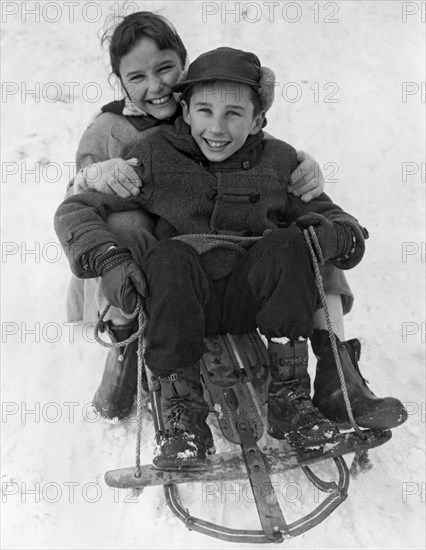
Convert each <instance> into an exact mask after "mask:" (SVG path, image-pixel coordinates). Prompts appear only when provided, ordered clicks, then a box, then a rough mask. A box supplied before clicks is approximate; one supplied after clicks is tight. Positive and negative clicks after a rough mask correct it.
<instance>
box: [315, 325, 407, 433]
mask: <svg viewBox="0 0 426 550" xmlns="http://www.w3.org/2000/svg"><path fill="white" fill-rule="evenodd" d="M336 342H337V349H338V353H339V357H340V361H341V364H342V369H343V373H344V376H345V381H346V386H347V391H348V396H349V400H350V403H351V408H352V413H353V415H354V418H355V421H356V423H357V424H358V425H359V426H361V427H362V428H370V429H378V430H386V429H390V428H395V427H396V426H399V425H400V424H403V423H404V422H405V421H406V420H407V411H406V410H405V408H404V405H403V404H402V403H401V401H399V400H398V399H396V398H394V397H384V398H381V397H377V396H376V395H374V393H373V392H372V391H371V390H370V389H369V387H368V386H367V382H366V380H365V379H364V378H363V376H362V375H361V372H360V370H359V365H358V361H359V359H360V356H361V343H360V341H359V340H357V339H356V338H354V339H352V340H348V341H346V342H340V340H339V339H338V338H337V336H336ZM311 343H312V349H313V351H314V353H315V355H316V356H317V358H318V363H317V371H316V377H315V383H314V390H315V393H314V398H313V403H314V405H315V406H316V407H317V408H318V409H319V410H320V411H321V412H322V413H323V414H324V415H325V416H326V417H327V418H329V419H330V420H333V422H336V423H337V424H339V425H341V426H342V427H344V428H349V427H350V422H349V417H348V414H347V411H346V406H345V402H344V399H343V392H342V389H341V386H340V380H339V376H338V372H337V366H336V362H335V359H334V355H333V350H332V347H331V342H330V338H329V335H328V332H327V331H326V330H319V329H317V330H315V331H314V334H313V337H312V339H311Z"/></svg>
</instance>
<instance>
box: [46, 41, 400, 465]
mask: <svg viewBox="0 0 426 550" xmlns="http://www.w3.org/2000/svg"><path fill="white" fill-rule="evenodd" d="M174 90H175V91H176V92H179V93H181V99H182V104H183V118H181V119H178V120H177V121H176V123H175V124H174V126H173V127H169V126H161V127H159V128H155V129H154V130H153V131H152V132H151V133H150V135H149V137H147V135H146V134H145V139H144V140H143V141H142V142H140V143H138V144H137V145H135V148H134V150H133V151H132V152H131V153H130V157H136V158H138V159H139V160H140V163H139V165H138V166H137V167H136V168H135V169H136V171H137V173H138V175H139V176H140V179H141V181H142V182H143V184H142V187H141V193H140V195H139V196H138V197H134V198H131V199H120V198H119V197H113V196H105V195H102V194H99V193H95V192H91V191H89V192H85V193H82V194H80V195H74V196H73V197H70V198H69V199H67V200H66V201H65V202H64V203H63V204H62V205H61V206H60V207H59V209H58V211H57V214H56V218H55V227H56V231H57V233H58V237H59V239H60V242H61V244H62V246H63V247H64V250H65V252H66V253H67V256H68V258H69V259H70V263H71V267H72V270H73V272H74V273H75V274H76V275H77V276H79V277H83V278H84V277H94V276H101V277H102V286H103V290H104V293H105V296H106V298H107V299H108V301H109V302H110V303H112V304H113V305H115V306H118V307H121V308H122V309H123V311H125V312H127V313H129V312H131V311H133V309H134V307H135V305H136V298H137V295H138V294H141V295H143V296H145V295H146V294H147V296H146V301H145V308H146V311H147V314H148V316H149V319H150V321H149V323H148V327H147V332H146V339H147V348H146V353H145V360H146V363H147V365H148V366H149V368H150V369H151V371H152V372H153V373H154V374H155V375H156V376H158V377H159V379H160V382H161V390H162V410H163V416H164V422H165V426H166V432H165V433H164V434H160V437H159V440H158V445H157V449H156V453H155V457H154V460H153V463H154V465H155V466H157V467H159V468H164V469H167V468H177V467H190V466H193V465H196V464H198V463H199V462H200V461H203V460H205V458H206V454H208V453H209V452H210V451H211V449H212V448H213V438H212V434H211V431H210V428H209V427H208V425H207V423H206V419H207V415H208V406H207V404H206V403H205V401H204V399H203V390H202V386H201V383H200V372H199V360H200V358H201V356H202V354H203V352H204V343H203V338H204V337H205V336H206V335H209V334H215V333H216V334H217V333H224V332H231V333H244V332H249V331H251V330H255V329H256V328H259V330H260V332H261V333H262V334H264V335H265V336H266V337H267V339H268V353H269V357H270V366H271V374H272V381H271V384H270V387H269V400H268V433H269V434H270V435H271V436H272V437H275V438H277V439H283V438H286V439H287V440H288V441H289V442H290V443H291V444H292V445H294V446H296V447H304V446H306V445H315V444H316V443H320V442H323V441H324V440H327V439H329V440H332V438H333V437H334V436H335V435H337V433H338V429H337V427H336V426H335V425H334V424H333V422H331V421H330V420H329V419H328V418H326V417H325V416H324V415H323V414H321V412H320V411H319V410H318V409H316V408H315V407H314V406H313V404H312V401H311V400H310V396H309V392H310V380H309V376H308V373H307V360H308V349H307V341H306V338H308V337H309V336H311V335H312V331H313V326H312V320H313V313H314V310H315V308H316V291H315V280H314V273H313V269H312V265H311V260H310V255H309V251H308V248H307V246H306V243H305V241H304V238H303V235H302V229H303V228H304V227H307V226H309V225H313V226H314V227H315V231H316V233H317V237H318V241H319V244H320V247H321V250H322V255H323V257H324V260H326V261H327V260H328V261H330V262H332V263H333V264H334V265H336V266H337V267H339V268H341V269H349V268H351V267H354V266H355V265H356V264H357V263H358V262H359V261H360V260H361V259H362V256H363V254H364V237H365V236H366V235H367V234H366V231H365V230H364V229H363V228H362V227H361V226H360V225H359V223H358V222H357V220H356V219H355V218H353V217H352V216H350V215H349V214H347V213H345V212H343V210H342V209H341V208H339V207H338V206H337V205H335V204H333V203H332V201H331V200H330V199H329V198H328V197H327V196H326V195H325V194H323V195H321V196H320V197H318V198H317V199H314V200H312V201H311V202H310V203H304V202H302V201H301V200H300V199H298V198H296V197H294V196H292V195H290V194H288V193H287V185H288V182H289V178H290V175H291V173H292V172H293V170H294V168H295V166H296V165H297V158H296V152H295V150H294V149H293V148H292V147H291V146H289V145H288V144H286V143H284V142H282V141H279V140H265V139H264V136H263V132H262V127H263V126H264V124H265V118H264V115H265V112H266V111H267V110H268V109H269V107H270V106H271V104H272V100H273V90H274V77H273V73H272V71H270V70H268V69H266V68H262V67H261V66H260V62H259V60H258V58H257V57H256V56H255V55H254V54H252V53H248V52H243V51H240V50H234V49H232V48H218V49H216V50H213V51H211V52H208V53H206V54H203V55H201V56H200V57H199V58H197V59H196V60H195V61H194V62H193V63H192V64H191V65H190V67H189V70H188V74H187V76H186V78H185V80H184V81H182V82H181V83H180V84H178V85H177V86H176V87H175V88H174ZM138 205H139V206H142V207H143V208H145V209H146V210H148V211H149V212H151V213H153V214H154V215H156V216H157V217H158V222H157V224H156V236H157V238H158V239H159V241H160V242H159V243H158V244H157V245H156V246H155V247H154V248H152V249H151V250H150V251H149V252H147V253H146V254H145V255H143V257H142V254H141V252H140V249H138V243H137V242H126V243H123V242H120V243H119V242H117V239H116V238H115V237H114V236H113V235H112V234H111V233H110V232H109V231H108V229H107V227H106V224H105V219H106V216H107V215H108V213H110V212H112V211H123V210H126V209H134V208H135V207H137V206H138ZM279 222H286V223H287V227H286V228H279V225H278V224H279ZM253 243H254V244H253ZM123 245H124V246H123ZM126 247H128V248H126ZM145 278H146V280H145ZM146 282H147V286H148V289H149V291H148V293H147V292H146V284H145V283H146ZM340 353H341V355H342V360H343V363H344V369H346V371H347V372H349V374H350V376H349V379H350V384H349V385H350V386H351V387H350V388H349V395H350V397H352V396H353V397H354V404H353V408H354V415H355V418H356V419H357V420H358V421H360V420H361V422H359V423H360V425H366V426H368V427H378V428H380V427H394V426H396V425H398V424H400V423H402V422H403V421H404V420H405V419H406V413H405V410H404V408H403V406H402V404H401V403H400V402H399V401H398V400H396V399H393V398H386V399H379V398H377V397H375V396H374V394H372V393H371V392H370V390H369V389H368V387H367V386H366V384H365V381H364V380H363V379H362V377H361V376H360V375H359V371H358V370H357V365H356V363H355V359H356V358H355V357H352V356H351V355H350V354H349V352H348V350H347V349H346V347H345V346H342V348H341V349H340ZM323 371H324V372H323V373H322V375H321V376H320V378H319V379H320V380H321V383H319V384H317V383H315V398H314V399H316V401H317V402H318V403H319V404H321V406H324V409H326V410H327V412H331V418H333V419H336V420H341V419H342V418H343V417H344V416H345V414H346V413H345V409H344V404H343V399H342V396H341V395H340V384H339V381H338V379H337V375H335V374H334V371H333V372H332V371H331V370H330V369H328V372H326V371H327V368H326V369H323ZM345 374H346V372H345ZM317 378H318V375H317ZM327 406H328V409H327ZM363 422H364V424H363ZM371 424H373V425H371Z"/></svg>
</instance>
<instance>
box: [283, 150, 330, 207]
mask: <svg viewBox="0 0 426 550" xmlns="http://www.w3.org/2000/svg"><path fill="white" fill-rule="evenodd" d="M297 160H298V161H299V163H300V164H299V166H298V167H297V168H296V170H295V171H294V172H293V173H292V175H291V177H290V186H289V192H290V193H292V194H293V195H295V196H296V197H300V198H301V199H302V201H303V202H309V201H310V200H312V199H314V198H315V197H318V196H319V195H321V193H322V192H323V191H324V177H323V175H322V172H321V168H320V167H319V164H318V162H317V161H316V160H315V159H314V158H312V157H311V156H310V155H308V153H305V152H304V151H297Z"/></svg>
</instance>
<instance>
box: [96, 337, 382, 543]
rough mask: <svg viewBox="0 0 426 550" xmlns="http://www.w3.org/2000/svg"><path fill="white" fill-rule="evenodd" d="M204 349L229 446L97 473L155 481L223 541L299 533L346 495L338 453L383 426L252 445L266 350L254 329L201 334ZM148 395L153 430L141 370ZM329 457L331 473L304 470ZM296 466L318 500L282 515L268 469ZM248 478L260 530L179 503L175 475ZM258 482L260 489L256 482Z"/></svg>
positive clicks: (122, 484) (265, 377) (205, 371)
mask: <svg viewBox="0 0 426 550" xmlns="http://www.w3.org/2000/svg"><path fill="white" fill-rule="evenodd" d="M206 346H207V349H208V352H207V353H206V354H205V355H204V356H203V358H202V360H201V375H202V380H203V384H204V387H205V389H206V395H207V397H208V399H209V400H210V404H211V409H212V411H214V413H215V414H216V418H217V421H218V423H219V426H220V429H221V431H222V434H223V436H224V437H225V438H226V439H227V440H229V441H230V442H232V443H234V444H235V445H236V450H235V451H232V452H225V453H219V454H216V455H213V456H211V457H208V459H207V463H206V464H205V465H203V466H202V467H200V468H197V469H192V468H191V469H186V470H184V469H181V470H178V471H162V470H158V469H156V468H154V466H153V465H151V464H148V465H144V466H140V467H139V468H135V467H134V468H124V469H119V470H112V471H109V472H107V473H106V474H105V481H106V483H107V484H108V485H109V486H111V487H118V488H121V489H129V488H137V489H139V490H140V489H143V488H145V487H149V486H155V485H163V486H164V492H165V497H166V501H167V504H168V505H169V507H170V509H171V510H172V512H173V513H174V514H175V515H176V516H177V517H178V518H179V519H180V520H181V521H182V522H183V523H184V524H185V526H186V527H187V528H188V529H189V530H194V531H198V532H200V533H203V534H205V535H208V536H211V537H215V538H218V539H221V540H225V541H230V542H239V543H240V542H246V543H270V542H276V543H279V542H282V541H283V540H284V539H285V538H289V537H294V536H297V535H300V534H302V533H304V532H306V531H308V530H309V529H311V528H313V527H315V526H316V525H318V524H319V523H321V522H322V521H323V520H324V519H325V518H326V517H327V516H329V515H330V514H331V513H332V512H333V511H334V510H335V509H336V508H337V507H338V506H339V505H340V504H341V503H342V502H343V501H344V500H345V499H346V497H347V494H348V487H349V480H350V475H349V471H348V468H347V465H346V462H345V460H344V458H343V455H345V454H348V453H356V454H358V455H359V454H360V453H363V452H365V451H366V450H367V449H370V448H374V447H378V446H380V445H383V444H384V443H386V442H387V441H389V439H390V438H391V432H390V431H389V430H385V431H379V430H364V431H363V432H362V435H363V437H364V438H361V437H360V436H359V435H358V434H356V433H355V432H349V433H343V434H341V435H340V436H339V437H338V438H337V439H336V440H333V441H332V442H327V443H324V445H322V446H321V445H320V446H316V447H315V448H312V449H308V450H304V451H303V452H302V451H297V450H295V449H293V448H291V447H290V446H289V445H288V444H286V443H285V442H278V447H263V448H262V449H260V448H259V446H258V441H259V440H260V439H261V438H262V435H263V433H264V429H265V428H264V423H263V420H262V415H261V412H260V410H261V406H262V405H264V404H265V403H266V401H267V394H268V385H269V380H270V374H269V359H268V354H267V350H266V348H265V346H264V344H263V342H262V340H261V338H260V336H259V335H258V334H257V333H256V332H253V333H250V334H247V335H238V336H235V335H232V336H231V335H224V336H213V337H210V338H208V339H206ZM148 379H149V381H150V395H151V402H152V408H153V416H154V424H155V429H156V431H157V432H159V431H161V430H162V428H163V424H162V417H161V407H160V385H159V383H158V381H156V379H155V378H154V377H153V376H152V375H151V374H150V373H149V376H148ZM324 460H333V461H334V464H335V467H336V471H337V480H336V481H331V482H330V481H324V480H321V479H320V478H319V477H317V475H315V474H314V472H313V471H312V470H311V468H310V466H311V465H312V464H315V463H318V462H322V461H324ZM295 468H301V469H302V471H303V472H304V473H305V475H306V476H307V478H308V480H309V481H310V482H311V483H312V484H313V485H314V486H315V487H316V488H317V489H318V490H319V491H321V492H322V493H324V494H325V498H324V500H323V501H322V502H321V503H320V504H318V505H317V506H316V508H315V509H314V510H312V511H311V512H309V513H308V514H307V515H305V516H304V517H302V518H301V519H298V520H297V521H294V522H292V523H287V521H286V520H285V517H284V514H283V512H282V510H281V507H280V505H279V503H278V499H277V496H276V494H275V492H274V484H273V482H272V481H271V477H270V476H271V475H275V474H280V473H282V472H285V471H287V470H292V469H295ZM227 480H249V482H250V485H251V488H252V491H253V496H254V500H255V504H256V507H257V512H258V516H259V519H260V525H261V528H262V529H261V530H250V529H238V528H229V527H225V526H221V525H217V524H214V523H211V522H209V521H206V520H203V519H200V518H197V517H195V516H192V515H191V514H190V512H189V511H188V510H187V509H186V508H185V507H184V506H183V505H182V503H181V498H180V495H179V489H178V485H179V484H181V483H196V482H204V483H207V482H216V481H227ZM259 488H262V490H259Z"/></svg>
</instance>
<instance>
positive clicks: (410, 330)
mask: <svg viewBox="0 0 426 550" xmlns="http://www.w3.org/2000/svg"><path fill="white" fill-rule="evenodd" d="M73 4H74V8H73V9H74V16H73V18H72V19H73V20H72V21H70V19H71V17H70V10H71V9H72V5H73ZM135 4H138V5H139V8H142V9H156V10H160V12H161V13H163V14H164V15H166V16H167V17H168V18H170V20H171V21H173V22H174V24H175V25H176V27H177V29H178V31H179V32H180V34H181V36H182V38H183V40H184V42H185V44H186V45H187V46H188V49H189V53H190V56H191V58H192V59H194V58H195V57H196V56H197V55H198V54H199V53H201V52H203V51H206V50H208V49H212V48H214V47H217V46H221V45H229V46H234V47H240V48H242V49H249V50H252V51H255V52H256V53H257V54H258V56H259V57H260V59H261V61H262V62H263V63H264V64H265V65H268V66H270V67H272V68H273V69H274V70H275V72H276V74H277V80H278V82H279V83H280V85H279V86H278V87H277V99H276V102H275V105H274V107H273V108H272V110H271V112H270V115H269V116H268V119H269V125H268V130H269V131H270V132H271V133H272V134H274V135H275V136H277V137H280V138H282V139H285V140H286V141H288V142H290V143H292V144H293V145H295V146H296V147H297V148H301V149H304V150H306V151H308V152H310V153H311V154H312V155H313V156H314V157H315V158H317V159H318V160H319V161H320V163H321V165H322V166H324V173H325V175H326V178H327V183H326V187H327V190H328V192H329V194H330V195H331V196H332V197H333V198H334V200H335V201H336V202H337V203H339V204H341V205H342V206H343V207H345V208H346V209H347V210H349V211H350V212H352V213H354V214H355V215H356V216H357V217H358V218H359V219H360V220H361V221H362V223H363V224H364V225H365V226H366V227H368V229H369V231H370V235H371V239H370V241H369V242H368V248H367V254H366V257H365V259H364V261H363V262H362V264H361V265H360V266H359V267H357V268H356V270H354V271H353V272H352V273H350V274H349V279H350V282H351V285H352V288H353V290H354V293H355V296H356V302H355V306H354V309H353V311H352V313H351V314H350V315H349V316H348V317H347V319H346V334H347V337H355V336H356V337H359V338H360V339H361V341H362V343H363V356H362V369H363V372H364V374H365V375H366V377H367V378H368V379H369V380H370V384H371V387H372V389H373V390H375V391H376V392H377V393H379V394H381V395H389V394H391V395H396V396H398V397H399V398H400V399H401V400H402V401H404V402H405V403H406V404H407V407H408V408H409V412H410V417H409V421H408V422H407V423H406V424H405V425H404V426H402V427H401V428H399V429H397V430H395V432H394V435H393V439H392V440H391V442H390V443H389V444H387V445H386V446H384V447H382V448H380V449H377V450H375V451H372V452H371V456H372V458H373V459H374V469H373V470H372V471H370V472H369V473H368V474H366V475H364V476H361V477H358V478H356V479H355V480H352V483H351V487H350V493H349V498H348V500H347V501H346V502H345V503H344V504H343V505H342V506H341V507H340V508H339V509H338V510H337V511H336V512H335V513H334V514H333V515H332V516H331V517H330V518H329V519H328V520H326V521H325V522H324V523H323V524H322V525H321V526H319V527H317V528H315V529H314V530H313V531H311V532H309V533H307V534H306V535H304V536H301V537H299V538H296V539H293V540H290V541H287V542H286V543H285V544H286V547H288V548H424V547H425V539H424V506H425V494H424V491H425V474H424V457H425V451H424V439H425V431H424V428H425V385H424V341H425V335H424V326H425V310H424V266H425V263H424V262H425V251H424V246H425V243H424V241H425V236H424V220H425V194H424V183H425V173H424V171H425V164H424V158H423V155H424V148H425V147H424V146H425V144H424V139H423V135H424V122H423V116H424V101H425V99H424V88H423V101H422V98H421V91H420V90H421V82H422V81H424V80H425V77H424V28H423V24H422V15H421V10H422V9H423V23H424V8H425V3H424V2H423V3H421V2H419V3H416V2H398V1H394V2H378V1H369V2H355V1H344V2H343V1H342V2H328V3H323V2H319V3H318V2H313V1H312V2H311V1H307V2H306V1H299V2H291V3H288V2H280V5H279V6H275V7H274V4H277V3H272V2H237V3H234V2H226V10H228V11H227V13H226V12H225V7H224V6H225V3H223V2H222V3H219V2H204V3H202V2H195V1H191V2H189V1H185V2H181V1H174V2H171V1H170V2H138V3H135V2H130V4H129V8H130V9H132V8H133V7H134V5H135ZM117 6H118V2H114V3H113V2H75V3H67V2H64V3H58V2H47V3H46V2H2V3H1V8H2V66H3V67H2V68H3V71H2V79H3V87H2V104H1V108H2V205H3V208H2V218H3V220H2V240H3V245H2V246H3V247H2V252H3V258H2V264H1V267H2V272H3V288H2V342H3V354H2V424H1V427H2V454H3V467H2V491H3V499H2V541H1V542H2V547H3V548H14V549H24V548H25V549H27V548H34V549H39V548H60V549H62V548H63V549H65V548H66V549H77V548H81V549H83V548H99V549H101V548H123V549H124V548H126V549H130V548H164V547H168V548H221V547H230V548H231V547H234V548H235V547H237V546H238V545H231V544H225V543H221V542H220V541H216V540H214V539H209V538H206V537H203V536H201V535H198V534H194V533H189V532H187V531H186V529H185V527H184V526H183V524H181V523H180V522H179V521H178V520H177V519H175V518H174V516H172V514H171V512H170V511H169V510H168V508H167V507H166V505H165V503H164V499H163V496H162V490H161V489H155V488H153V489H148V490H146V491H145V492H144V493H143V494H142V495H141V496H139V498H138V499H136V498H129V496H128V495H127V494H126V493H125V492H122V493H119V494H118V493H116V492H114V491H112V490H111V489H109V488H108V487H107V486H106V485H105V484H104V482H103V474H104V472H105V471H106V470H108V469H112V468H117V467H122V466H130V465H132V464H133V460H134V459H133V455H134V441H135V423H134V422H132V423H127V424H108V423H106V422H104V421H102V420H100V419H98V418H96V417H94V416H93V414H92V413H91V411H90V408H89V406H88V404H89V402H90V399H91V397H92V395H93V392H94V390H95V389H96V387H97V384H98V382H99V380H100V376H101V373H102V370H103V361H104V356H105V351H104V349H102V348H101V347H100V346H98V345H97V344H95V343H92V342H91V341H90V337H91V335H90V333H88V332H86V331H85V330H84V327H81V326H76V327H74V329H73V327H70V326H69V325H66V324H65V323H64V317H65V312H64V297H65V290H66V285H67V281H68V277H69V271H68V266H67V262H66V260H65V257H64V256H63V255H62V256H61V254H60V251H59V248H58V245H57V244H56V236H55V234H54V231H53V223H52V219H53V214H54V211H55V208H56V206H57V205H58V204H59V202H60V201H61V199H62V197H63V194H64V189H65V186H66V183H67V181H68V179H69V170H70V168H69V167H70V164H71V163H72V162H73V159H74V153H75V150H76V148H77V144H78V140H79V138H80V136H81V134H82V132H83V130H84V127H85V124H86V123H87V121H88V119H89V118H90V117H91V115H92V113H93V112H94V111H95V110H96V108H98V107H100V106H102V105H103V104H105V103H107V102H108V101H110V100H111V99H113V98H114V90H113V89H111V88H110V87H109V85H108V82H107V67H106V57H105V54H104V53H103V52H102V51H101V49H100V47H99V41H98V38H97V33H98V31H99V29H100V28H101V26H102V22H103V20H104V18H105V17H106V15H108V14H111V13H112V12H114V10H115V11H116V10H117ZM283 8H284V12H283V11H282V10H283ZM31 10H32V13H31ZM34 10H35V11H34ZM235 10H236V11H235ZM203 13H204V20H203ZM37 17H38V19H37ZM236 17H239V18H240V21H236ZM290 21H293V22H290ZM70 83H71V84H70ZM289 83H290V84H289ZM423 86H424V82H423ZM34 90H35V91H34ZM116 95H117V94H116ZM331 101H334V102H331ZM422 162H423V165H422ZM422 169H423V173H422ZM333 180H334V182H333ZM422 246H423V253H422ZM404 254H405V255H404ZM422 330H423V333H422ZM145 418H146V420H145V423H144V427H143V430H144V446H143V450H142V455H143V456H142V460H143V462H149V461H150V458H151V454H152V448H153V443H154V442H153V431H152V423H151V421H150V419H149V415H148V413H146V415H145ZM215 433H217V430H216V432H215ZM222 446H224V445H222ZM320 470H321V471H323V472H326V473H327V472H328V466H327V465H324V466H321V468H320ZM293 481H294V482H295V483H297V484H298V485H291V483H292V482H293ZM289 484H290V485H289ZM218 489H220V488H218ZM236 489H237V492H236V493H235V494H234V495H232V494H231V495H229V494H228V495H225V493H224V492H223V491H222V492H220V491H219V490H218V492H217V493H216V494H215V495H214V496H213V497H209V499H206V498H205V497H206V495H205V494H204V495H203V492H202V488H201V487H200V486H197V487H194V488H191V487H186V488H185V489H184V494H185V499H186V503H187V505H188V506H190V508H191V511H192V512H194V513H195V514H200V515H201V516H202V517H206V518H210V519H212V520H216V521H224V522H225V523H226V524H228V525H230V524H232V523H235V522H237V521H239V522H241V523H240V525H245V526H254V524H255V522H256V513H255V511H254V509H253V506H252V505H251V504H250V503H249V502H247V500H248V499H247V490H246V487H245V485H244V484H243V485H241V484H240V485H239V486H237V487H236ZM280 490H281V494H283V495H284V497H285V500H286V501H287V502H286V507H287V509H288V512H287V514H288V516H289V519H292V518H293V517H294V516H295V515H297V514H298V513H301V512H303V511H305V512H306V511H307V508H306V507H305V506H307V505H308V502H309V501H310V500H312V494H313V492H312V491H311V490H310V488H309V487H308V486H307V485H306V483H305V482H304V481H303V479H302V477H301V476H300V475H299V474H294V475H289V476H288V477H287V478H286V479H285V480H282V481H281V486H280ZM203 500H204V501H205V500H208V503H203ZM221 500H225V501H226V502H224V504H223V505H222V504H221ZM236 501H238V502H236ZM207 506H209V507H210V511H209V510H208V509H207ZM222 510H223V512H222Z"/></svg>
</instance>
